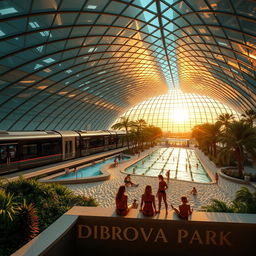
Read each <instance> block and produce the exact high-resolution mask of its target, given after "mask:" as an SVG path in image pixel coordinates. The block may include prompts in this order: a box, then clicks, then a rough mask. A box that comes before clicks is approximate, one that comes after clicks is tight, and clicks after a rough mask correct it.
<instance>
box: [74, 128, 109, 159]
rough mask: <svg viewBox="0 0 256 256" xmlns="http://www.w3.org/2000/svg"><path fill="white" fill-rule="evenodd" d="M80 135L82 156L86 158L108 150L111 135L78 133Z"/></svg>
mask: <svg viewBox="0 0 256 256" xmlns="http://www.w3.org/2000/svg"><path fill="white" fill-rule="evenodd" d="M77 132H78V133H79V135H80V146H79V149H80V156H86V155H90V154H95V153H99V152H104V151H107V150H108V143H109V133H108V132H107V131H83V130H81V131H77Z"/></svg>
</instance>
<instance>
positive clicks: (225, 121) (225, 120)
mask: <svg viewBox="0 0 256 256" xmlns="http://www.w3.org/2000/svg"><path fill="white" fill-rule="evenodd" d="M234 119H235V117H234V115H233V114H229V113H223V114H220V115H219V116H218V118H217V122H218V123H219V124H220V125H221V126H224V128H227V127H228V125H229V124H230V123H232V122H233V121H234Z"/></svg>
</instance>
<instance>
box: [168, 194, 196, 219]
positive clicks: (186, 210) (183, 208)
mask: <svg viewBox="0 0 256 256" xmlns="http://www.w3.org/2000/svg"><path fill="white" fill-rule="evenodd" d="M181 202H182V204H181V205H180V206H179V210H178V209H177V208H175V207H173V205H172V204H171V207H172V209H173V210H174V211H175V212H176V213H177V215H178V216H179V217H180V218H181V219H183V220H188V216H189V215H191V214H192V212H193V209H191V208H190V205H189V204H187V202H188V199H187V197H186V196H182V197H181Z"/></svg>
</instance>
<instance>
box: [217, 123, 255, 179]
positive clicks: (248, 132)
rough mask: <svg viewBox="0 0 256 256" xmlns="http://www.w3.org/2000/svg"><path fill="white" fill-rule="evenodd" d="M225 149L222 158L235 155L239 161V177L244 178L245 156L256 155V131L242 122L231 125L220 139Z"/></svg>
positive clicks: (221, 152)
mask: <svg viewBox="0 0 256 256" xmlns="http://www.w3.org/2000/svg"><path fill="white" fill-rule="evenodd" d="M220 141H221V142H222V143H223V145H224V147H223V148H222V149H221V151H220V154H221V155H222V156H226V155H227V156H230V155H234V157H235V159H236V161H237V168H238V175H239V176H240V177H243V169H244V160H245V154H246V153H250V154H252V155H253V156H255V155H256V129H255V128H252V127H251V126H250V125H249V124H247V123H245V122H242V121H234V122H233V123H230V124H229V126H228V127H227V129H226V131H225V132H224V133H223V134H222V136H221V137H220Z"/></svg>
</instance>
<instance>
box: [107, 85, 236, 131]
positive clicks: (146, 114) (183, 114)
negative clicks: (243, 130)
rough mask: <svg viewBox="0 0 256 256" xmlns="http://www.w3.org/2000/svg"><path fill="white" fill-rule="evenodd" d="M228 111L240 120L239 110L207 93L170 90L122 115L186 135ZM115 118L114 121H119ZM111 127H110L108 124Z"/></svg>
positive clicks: (213, 121) (212, 121)
mask: <svg viewBox="0 0 256 256" xmlns="http://www.w3.org/2000/svg"><path fill="white" fill-rule="evenodd" d="M224 113H229V114H233V117H234V118H236V119H240V114H239V112H237V111H235V110H234V109H232V108H230V107H229V106H227V105H225V104H223V103H221V102H219V101H217V100H214V99H212V98H210V97H208V96H202V95H198V94H194V93H183V92H182V91H181V90H178V89H174V90H170V91H169V93H167V94H163V95H160V96H157V97H153V98H150V99H148V100H146V101H143V102H141V103H139V104H138V105H136V106H134V107H132V108H131V109H129V110H128V111H127V112H125V113H124V114H123V115H122V117H125V118H129V120H130V121H137V120H140V119H143V120H145V121H146V122H147V124H149V125H154V126H158V127H160V128H161V129H162V131H164V132H169V133H172V134H179V135H180V134H188V133H190V132H191V129H192V128H193V127H194V126H195V125H198V124H203V123H215V122H216V121H217V118H218V116H219V115H220V114H224ZM119 121H120V118H118V119H117V120H116V121H115V122H114V123H118V122H119ZM110 127H111V126H110Z"/></svg>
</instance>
